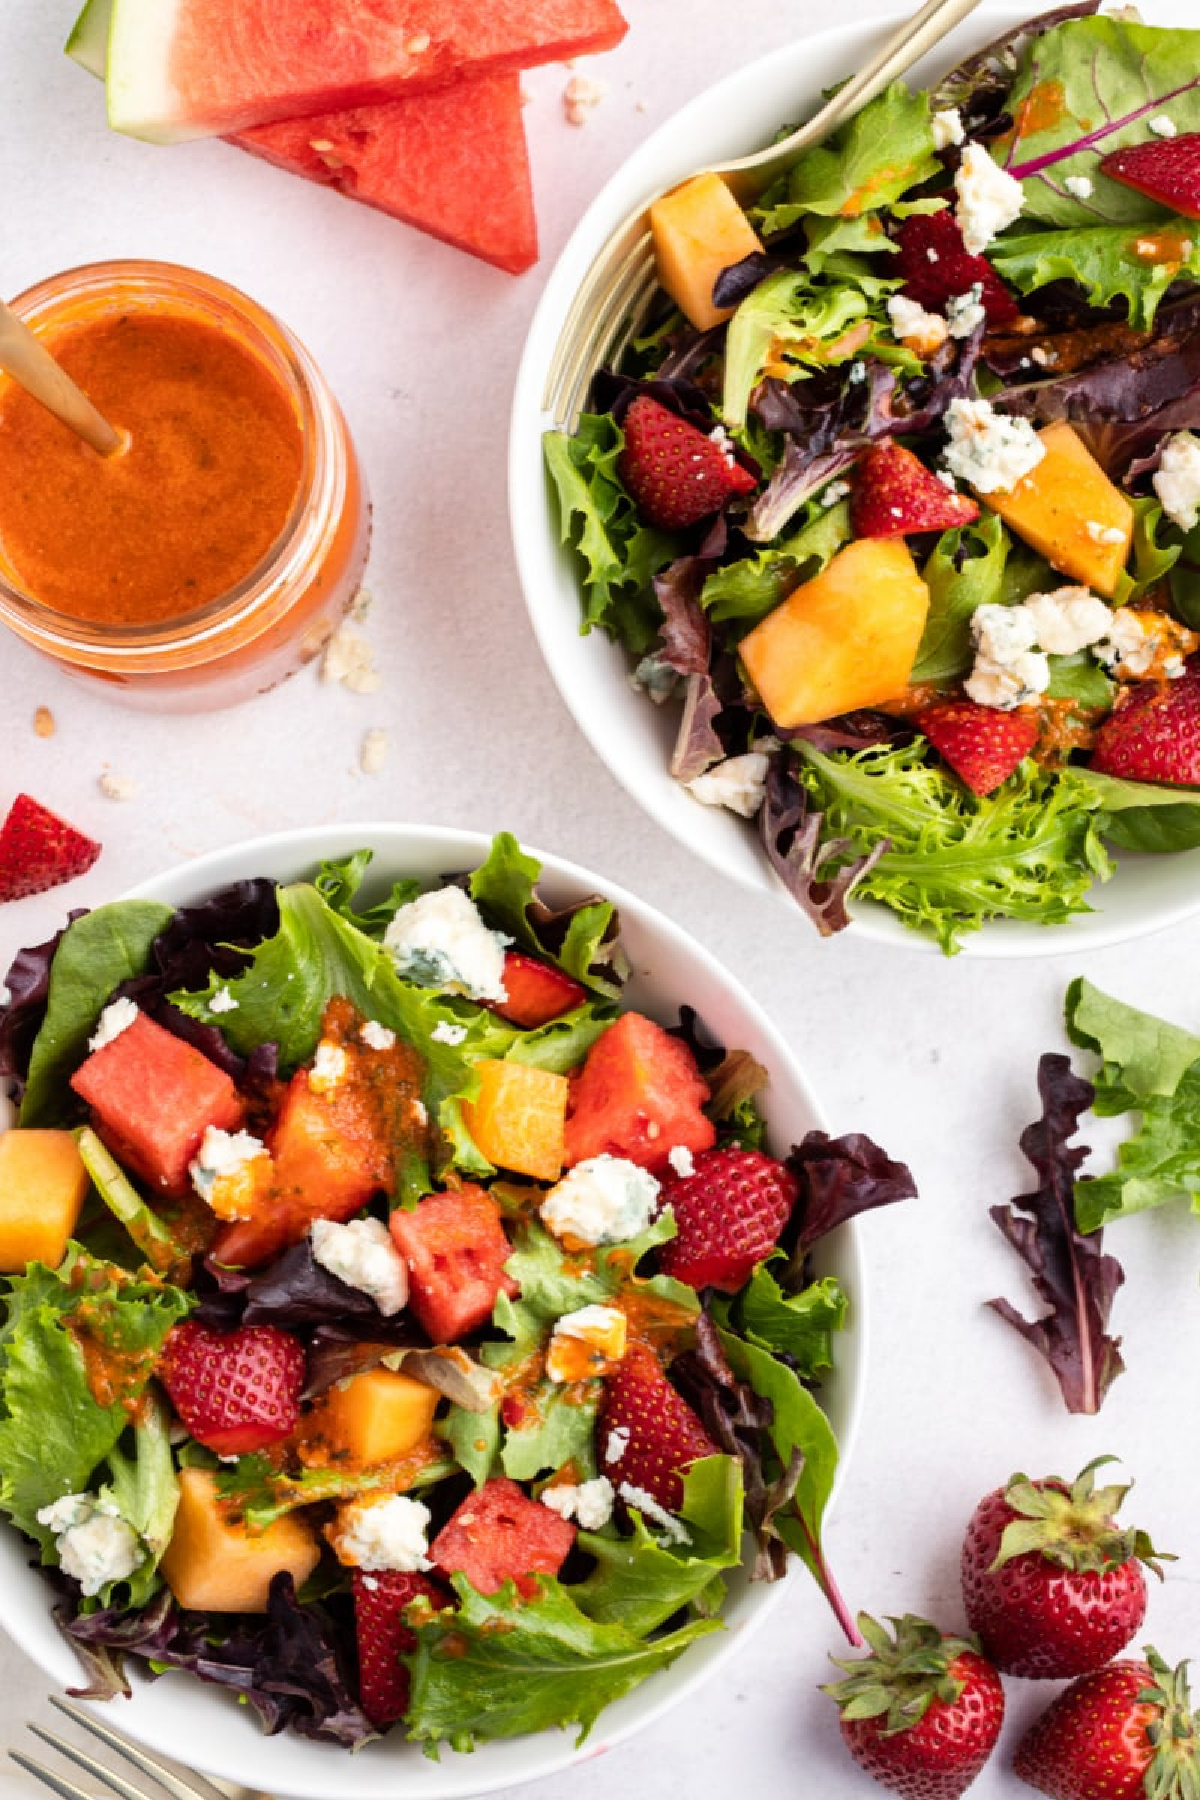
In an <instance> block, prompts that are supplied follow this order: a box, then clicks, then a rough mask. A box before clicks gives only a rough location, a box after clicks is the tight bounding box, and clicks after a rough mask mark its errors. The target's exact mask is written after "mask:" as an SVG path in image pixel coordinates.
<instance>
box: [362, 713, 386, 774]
mask: <svg viewBox="0 0 1200 1800" xmlns="http://www.w3.org/2000/svg"><path fill="white" fill-rule="evenodd" d="M391 747H392V734H391V732H390V731H385V730H384V728H383V726H382V725H372V727H371V729H370V730H369V731H364V733H363V740H362V743H361V744H360V745H359V747H358V766H359V769H360V770H361V772H362V773H363V774H364V775H378V774H379V772H380V770H381V769H382V768H383V765H384V764H385V763H386V761H387V759H388V751H389V750H390V749H391Z"/></svg>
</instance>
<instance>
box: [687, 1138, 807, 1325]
mask: <svg viewBox="0 0 1200 1800" xmlns="http://www.w3.org/2000/svg"><path fill="white" fill-rule="evenodd" d="M798 1192H799V1188H798V1186H797V1183H796V1177H795V1176H794V1175H793V1174H792V1173H791V1170H790V1169H787V1168H785V1167H784V1165H783V1164H782V1163H781V1162H776V1161H775V1158H774V1157H773V1156H765V1155H764V1154H763V1152H762V1151H761V1150H706V1151H704V1152H703V1154H702V1155H700V1156H698V1157H696V1159H695V1163H694V1166H693V1170H692V1173H691V1174H690V1175H681V1176H677V1177H676V1178H675V1179H673V1180H670V1181H666V1182H664V1184H663V1190H662V1200H663V1204H664V1205H666V1206H669V1207H670V1208H671V1210H672V1212H673V1213H674V1214H675V1224H676V1227H677V1235H676V1236H675V1237H673V1238H672V1239H671V1240H670V1242H669V1243H666V1244H664V1245H663V1247H662V1250H661V1252H660V1254H659V1266H660V1267H661V1269H662V1272H663V1274H664V1275H673V1276H674V1277H675V1279H676V1280H677V1281H686V1282H687V1283H688V1284H689V1285H690V1286H691V1287H694V1288H703V1287H715V1288H721V1289H722V1290H723V1291H724V1292H725V1293H727V1294H733V1293H736V1292H737V1290H738V1288H740V1287H742V1286H743V1285H744V1284H745V1282H747V1281H748V1280H749V1278H750V1271H751V1270H752V1269H753V1267H754V1265H755V1263H760V1262H762V1260H763V1258H764V1257H767V1256H770V1254H771V1252H772V1250H773V1249H774V1248H775V1246H776V1244H777V1243H778V1241H779V1234H780V1232H781V1231H782V1230H783V1228H784V1226H785V1225H786V1224H787V1222H788V1219H789V1217H790V1215H791V1211H792V1208H793V1207H794V1206H795V1204H796V1196H797V1194H798Z"/></svg>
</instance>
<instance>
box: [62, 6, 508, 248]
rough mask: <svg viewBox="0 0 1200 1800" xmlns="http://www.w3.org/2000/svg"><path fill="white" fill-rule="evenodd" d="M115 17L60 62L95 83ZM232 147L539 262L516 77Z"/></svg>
mask: <svg viewBox="0 0 1200 1800" xmlns="http://www.w3.org/2000/svg"><path fill="white" fill-rule="evenodd" d="M111 16H112V0H87V4H86V5H85V6H84V8H83V11H82V12H81V13H80V15H79V17H78V18H77V19H76V21H75V25H74V27H73V29H72V32H71V35H70V37H69V38H68V40H67V44H66V50H67V54H68V55H69V56H71V57H73V58H74V60H75V61H76V62H77V63H79V64H80V66H81V67H82V68H84V69H86V70H87V71H88V73H89V74H91V75H95V76H98V77H99V79H100V80H103V79H104V74H105V64H106V62H107V57H108V36H109V25H110V20H111ZM228 141H229V142H230V143H231V144H236V145H238V146H239V147H240V148H241V149H243V150H249V151H250V152H251V153H252V154H253V155H255V156H259V157H262V158H264V159H265V160H266V161H267V162H270V163H274V164H275V166H276V167H277V168H280V169H286V170H287V171H288V172H289V173H291V174H293V175H299V176H301V177H303V178H304V179H305V180H308V181H315V182H319V183H321V184H322V185H323V186H327V187H334V188H337V189H338V190H339V191H340V192H341V193H343V194H345V195H346V196H347V197H348V198H349V199H352V200H361V201H363V202H364V204H366V205H367V206H374V207H376V208H378V209H379V210H380V211H381V212H385V213H388V214H390V215H391V217H393V218H396V219H401V220H403V222H404V223H405V224H406V225H412V226H414V227H415V228H416V229H417V230H418V231H424V232H426V233H427V234H428V235H429V236H431V237H435V238H440V239H441V241H442V242H443V243H447V244H453V245H454V246H455V247H456V248H457V249H460V250H465V251H467V252H468V254H469V255H471V256H478V257H480V258H482V259H483V261H484V262H489V263H493V264H495V266H496V267H497V268H500V269H507V270H509V271H510V272H511V273H512V274H514V275H519V274H520V273H521V272H522V271H523V270H525V269H528V268H530V267H532V265H533V264H534V263H535V262H536V261H537V253H538V243H537V221H536V218H535V215H534V209H533V188H532V183H531V179H530V172H529V156H528V153H527V151H526V146H525V129H524V121H523V109H522V105H521V88H520V79H519V77H518V76H517V75H511V74H501V75H487V76H481V77H480V78H479V79H477V80H474V81H460V82H455V83H454V84H453V86H451V87H447V88H437V89H435V90H434V91H433V92H432V93H428V94H414V95H413V96H412V98H411V99H408V100H388V101H383V102H380V103H379V104H377V105H375V106H361V107H352V108H347V109H345V110H343V111H340V112H332V113H318V114H316V115H315V116H313V117H312V118H307V119H283V120H280V121H278V122H277V123H276V124H273V125H263V126H259V127H256V128H255V129H253V130H250V131H243V132H237V133H234V134H231V136H230V137H229V140H228ZM480 145H486V146H487V152H486V155H480V154H479V146H480Z"/></svg>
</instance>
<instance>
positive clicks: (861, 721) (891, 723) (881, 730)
mask: <svg viewBox="0 0 1200 1800" xmlns="http://www.w3.org/2000/svg"><path fill="white" fill-rule="evenodd" d="M912 736H913V729H912V726H911V725H909V724H907V723H906V722H905V721H904V720H903V719H895V718H893V717H892V716H891V714H890V713H881V712H875V711H874V710H873V709H872V708H870V707H860V708H859V709H858V710H857V711H856V712H848V713H839V714H838V716H837V717H836V718H833V719H822V721H821V723H820V724H819V725H797V726H795V727H793V729H792V730H791V731H789V732H788V734H787V742H788V743H789V744H795V743H799V742H803V743H806V744H811V745H812V746H813V748H814V749H816V750H819V751H820V752H821V754H822V755H823V756H828V755H829V754H830V752H831V751H834V750H865V749H866V748H867V746H868V745H869V744H901V743H905V742H907V741H908V740H909V739H910V738H911V737H912Z"/></svg>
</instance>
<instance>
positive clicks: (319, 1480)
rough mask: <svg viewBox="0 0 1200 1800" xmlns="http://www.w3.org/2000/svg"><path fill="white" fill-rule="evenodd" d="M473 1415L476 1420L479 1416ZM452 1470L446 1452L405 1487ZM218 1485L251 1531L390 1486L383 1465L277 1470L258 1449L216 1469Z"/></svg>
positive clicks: (411, 1489)
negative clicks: (302, 1509)
mask: <svg viewBox="0 0 1200 1800" xmlns="http://www.w3.org/2000/svg"><path fill="white" fill-rule="evenodd" d="M475 1417H476V1418H477V1419H478V1417H479V1415H478V1414H476V1415H475ZM454 1472H455V1468H454V1463H453V1462H452V1461H451V1460H450V1458H449V1457H446V1458H445V1460H443V1461H439V1462H432V1463H428V1464H426V1466H425V1468H423V1469H422V1470H421V1472H420V1474H419V1475H418V1476H417V1477H416V1478H415V1480H413V1481H411V1482H409V1483H408V1484H407V1485H406V1486H405V1488H404V1490H403V1491H404V1492H405V1493H407V1494H419V1493H421V1492H423V1491H424V1490H425V1489H427V1488H431V1487H434V1486H435V1485H436V1484H437V1483H438V1482H439V1481H444V1480H445V1478H446V1476H447V1475H453V1474H454ZM216 1480H217V1489H218V1491H219V1493H220V1495H221V1498H222V1499H223V1500H225V1501H227V1502H228V1504H229V1505H230V1507H232V1508H234V1509H235V1510H236V1511H237V1512H238V1513H240V1514H241V1515H242V1517H243V1518H244V1519H245V1521H246V1524H247V1525H248V1526H249V1528H250V1530H251V1531H266V1530H267V1528H268V1527H269V1526H271V1525H273V1524H274V1523H275V1521H276V1519H282V1518H283V1517H284V1515H285V1514H286V1513H290V1512H295V1511H297V1509H298V1508H299V1507H302V1506H316V1505H318V1504H320V1503H321V1502H322V1501H331V1500H354V1499H356V1498H357V1497H358V1496H359V1495H360V1494H377V1493H380V1492H381V1491H383V1492H386V1491H389V1487H390V1484H389V1481H388V1470H387V1465H386V1464H384V1465H381V1466H376V1467H374V1468H367V1469H363V1468H342V1467H339V1466H338V1465H336V1464H333V1463H330V1464H328V1465H326V1466H325V1467H318V1468H312V1469H298V1470H296V1469H280V1468H277V1467H276V1466H275V1464H274V1463H273V1462H272V1461H271V1459H270V1457H268V1456H264V1455H262V1454H261V1453H257V1452H256V1453H253V1454H251V1455H248V1456H239V1457H238V1459H237V1461H236V1462H234V1463H228V1464H225V1465H219V1466H218V1467H217V1469H216Z"/></svg>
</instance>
